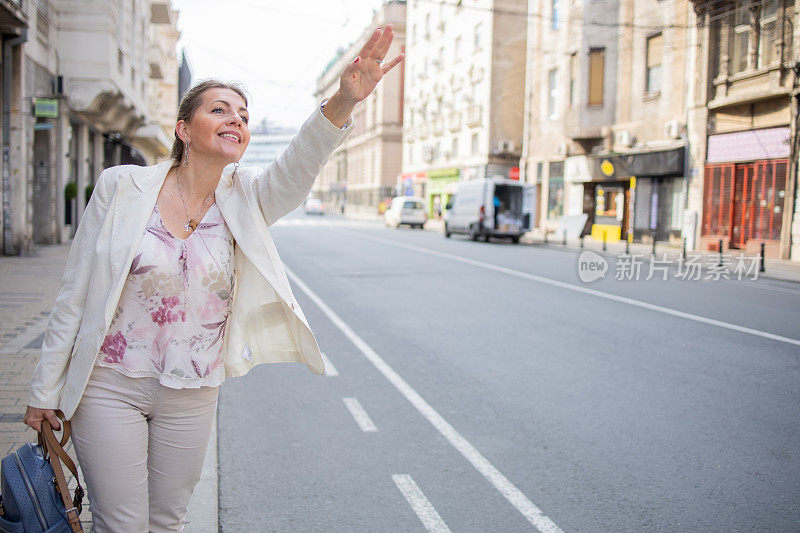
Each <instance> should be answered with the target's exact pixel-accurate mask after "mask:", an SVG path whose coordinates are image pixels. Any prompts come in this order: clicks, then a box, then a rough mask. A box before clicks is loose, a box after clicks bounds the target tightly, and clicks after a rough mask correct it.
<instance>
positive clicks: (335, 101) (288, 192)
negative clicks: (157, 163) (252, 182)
mask: <svg viewBox="0 0 800 533" xmlns="http://www.w3.org/2000/svg"><path fill="white" fill-rule="evenodd" d="M393 39H394V32H393V31H392V26H391V24H388V25H387V26H386V28H385V29H384V30H381V29H380V28H379V29H377V30H375V31H374V32H373V33H372V36H371V37H370V38H369V40H368V41H367V43H366V44H365V45H364V47H363V48H362V49H361V51H360V52H359V54H358V57H356V58H355V60H354V61H353V62H352V63H350V64H349V65H348V66H347V68H345V69H344V72H343V73H342V76H341V77H340V79H339V90H338V91H336V93H335V94H334V95H333V96H332V97H331V98H330V99H329V100H328V101H327V102H325V103H324V106H323V108H322V110H320V109H317V110H315V111H314V113H313V114H312V115H311V117H310V118H309V119H308V120H306V122H305V124H303V127H302V128H300V132H299V133H298V134H297V135H296V136H295V138H294V139H292V142H291V143H290V144H289V147H288V148H287V149H286V150H285V151H284V152H283V154H281V155H280V157H278V159H277V160H276V161H275V162H273V163H272V165H270V166H269V168H267V170H266V171H265V172H264V173H263V174H261V175H260V176H257V177H256V191H257V194H258V200H259V204H260V206H261V212H262V214H263V215H264V219H265V220H266V221H267V224H270V225H271V224H273V223H275V221H277V220H278V219H279V218H281V217H283V216H284V215H286V214H288V213H290V212H291V211H292V210H294V209H295V208H296V207H297V206H299V205H300V204H301V203H302V202H303V200H304V199H305V198H306V197H307V196H308V193H309V192H310V191H311V187H312V185H313V184H314V180H315V179H316V178H317V175H318V174H319V172H320V170H322V167H323V166H324V165H325V162H326V161H327V160H328V158H329V157H330V155H331V154H332V153H333V151H334V150H335V149H336V147H337V146H339V144H341V142H342V141H343V140H344V139H345V137H346V136H347V134H348V133H349V132H350V130H351V129H352V127H353V122H352V118H351V115H352V112H353V108H354V107H355V105H356V104H357V103H359V102H361V101H362V100H364V99H365V98H366V97H367V96H369V95H370V93H372V91H373V90H374V89H375V86H376V85H377V84H378V82H379V81H380V80H381V79H382V78H383V76H384V74H386V73H387V72H389V71H390V70H391V69H392V68H394V67H395V66H396V65H397V64H398V63H400V61H402V60H403V54H400V55H398V56H397V57H395V58H394V59H392V60H391V61H388V62H386V63H384V62H383V60H384V58H385V57H386V54H387V53H388V51H389V47H390V45H391V44H392V40H393Z"/></svg>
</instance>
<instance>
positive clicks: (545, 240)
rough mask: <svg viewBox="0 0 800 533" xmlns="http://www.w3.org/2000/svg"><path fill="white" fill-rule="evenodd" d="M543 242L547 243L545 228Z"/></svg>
mask: <svg viewBox="0 0 800 533" xmlns="http://www.w3.org/2000/svg"><path fill="white" fill-rule="evenodd" d="M544 243H545V244H547V228H545V230H544Z"/></svg>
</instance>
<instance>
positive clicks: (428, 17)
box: [425, 13, 431, 39]
mask: <svg viewBox="0 0 800 533" xmlns="http://www.w3.org/2000/svg"><path fill="white" fill-rule="evenodd" d="M425 38H426V39H430V38H431V14H430V13H428V14H426V15H425Z"/></svg>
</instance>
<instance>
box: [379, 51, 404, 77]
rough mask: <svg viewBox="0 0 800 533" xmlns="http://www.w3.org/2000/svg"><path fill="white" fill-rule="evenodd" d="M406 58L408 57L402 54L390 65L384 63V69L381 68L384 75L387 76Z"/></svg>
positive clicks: (389, 63)
mask: <svg viewBox="0 0 800 533" xmlns="http://www.w3.org/2000/svg"><path fill="white" fill-rule="evenodd" d="M405 57H406V55H405V54H402V53H401V54H400V55H399V56H397V57H395V58H394V59H392V60H391V61H389V62H388V63H384V64H383V66H382V68H381V70H382V71H383V73H384V74H386V73H387V72H389V71H390V70H392V69H393V68H394V67H396V66H397V64H398V63H400V62H401V61H402V60H403V59H404V58H405Z"/></svg>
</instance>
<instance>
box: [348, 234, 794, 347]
mask: <svg viewBox="0 0 800 533" xmlns="http://www.w3.org/2000/svg"><path fill="white" fill-rule="evenodd" d="M359 236H360V237H361V238H362V239H366V240H370V241H375V242H382V243H384V244H389V245H391V246H396V247H398V248H405V249H407V250H413V251H415V252H421V253H424V254H428V255H433V256H436V257H441V258H443V259H449V260H451V261H457V262H459V263H464V264H466V265H471V266H476V267H479V268H485V269H487V270H494V271H495V272H502V273H503V274H509V275H511V276H517V277H520V278H524V279H529V280H532V281H538V282H539V283H544V284H546V285H552V286H554V287H560V288H562V289H567V290H570V291H575V292H582V293H584V294H591V295H592V296H597V297H599V298H605V299H606V300H613V301H615V302H619V303H624V304H628V305H632V306H635V307H641V308H643V309H649V310H650V311H656V312H659V313H664V314H667V315H672V316H677V317H680V318H685V319H687V320H694V321H695V322H701V323H703V324H709V325H711V326H717V327H720V328H725V329H730V330H733V331H738V332H740V333H747V334H749V335H755V336H757V337H763V338H765V339H770V340H774V341H778V342H785V343H787V344H794V345H795V346H800V339H793V338H791V337H784V336H782V335H776V334H774V333H769V332H767V331H761V330H758V329H753V328H748V327H746V326H740V325H738V324H731V323H730V322H723V321H722V320H715V319H713V318H707V317H704V316H700V315H694V314H692V313H685V312H683V311H678V310H676V309H670V308H669V307H664V306H661V305H655V304H651V303H647V302H642V301H640V300H634V299H633V298H626V297H624V296H617V295H616V294H610V293H607V292H602V291H597V290H594V289H589V288H587V287H580V286H578V285H573V284H571V283H565V282H563V281H558V280H554V279H550V278H545V277H543V276H537V275H536V274H528V273H527V272H521V271H519V270H514V269H512V268H506V267H501V266H498V265H493V264H491V263H484V262H483V261H476V260H474V259H467V258H466V257H461V256H458V255H454V254H449V253H446V252H437V251H436V250H430V249H428V248H423V247H421V246H414V245H413V244H405V243H401V242H397V241H393V240H391V239H384V238H382V237H372V236H367V235H362V234H359Z"/></svg>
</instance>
